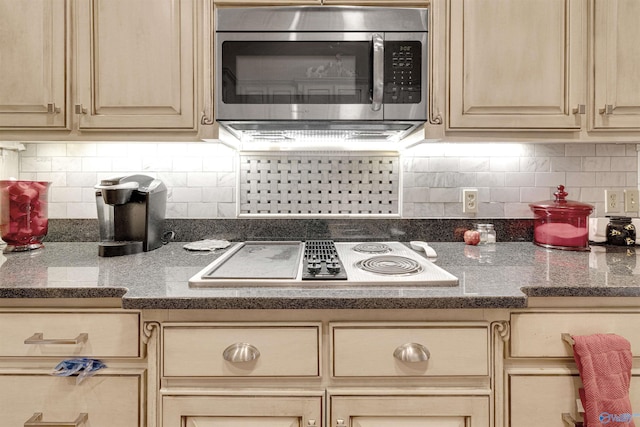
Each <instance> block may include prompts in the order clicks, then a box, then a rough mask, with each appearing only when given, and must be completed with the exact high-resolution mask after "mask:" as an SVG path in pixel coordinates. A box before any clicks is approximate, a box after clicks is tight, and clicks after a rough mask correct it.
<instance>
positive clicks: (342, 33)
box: [214, 6, 428, 139]
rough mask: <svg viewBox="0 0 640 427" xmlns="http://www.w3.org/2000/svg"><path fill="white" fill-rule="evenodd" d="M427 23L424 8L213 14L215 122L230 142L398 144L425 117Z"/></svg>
mask: <svg viewBox="0 0 640 427" xmlns="http://www.w3.org/2000/svg"><path fill="white" fill-rule="evenodd" d="M427 22H428V10H427V9H424V8H386V7H352V6H335V7H331V6H294V7H250V8H218V9H217V12H216V21H215V40H216V41H215V76H216V81H215V89H214V90H215V100H216V101H215V104H216V120H217V121H218V122H219V123H220V124H222V125H223V126H224V127H226V128H227V129H228V130H230V131H231V132H232V133H234V134H236V136H238V135H239V134H241V133H243V132H244V133H247V132H248V133H253V134H254V136H255V135H258V137H260V135H262V137H265V135H266V137H272V138H277V137H282V138H286V137H287V135H290V134H291V133H292V132H305V133H307V134H311V135H317V134H318V133H327V132H329V133H336V132H337V133H338V134H339V135H340V137H341V138H349V137H351V138H360V139H376V138H383V139H384V138H401V137H402V136H403V135H406V134H408V133H410V132H411V131H412V130H414V129H415V128H416V127H417V126H420V125H421V124H423V123H424V122H425V121H426V119H427V78H426V77H427ZM287 132H288V133H287ZM345 135H346V136H345Z"/></svg>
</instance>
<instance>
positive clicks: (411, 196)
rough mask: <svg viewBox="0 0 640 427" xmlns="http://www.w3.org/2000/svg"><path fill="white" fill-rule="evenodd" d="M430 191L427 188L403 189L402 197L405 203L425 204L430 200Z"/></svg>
mask: <svg viewBox="0 0 640 427" xmlns="http://www.w3.org/2000/svg"><path fill="white" fill-rule="evenodd" d="M429 191H430V189H429V188H427V187H411V188H406V187H405V189H404V191H403V193H402V196H403V200H404V201H405V202H406V203H414V202H415V203H425V202H428V201H429V200H430V198H429Z"/></svg>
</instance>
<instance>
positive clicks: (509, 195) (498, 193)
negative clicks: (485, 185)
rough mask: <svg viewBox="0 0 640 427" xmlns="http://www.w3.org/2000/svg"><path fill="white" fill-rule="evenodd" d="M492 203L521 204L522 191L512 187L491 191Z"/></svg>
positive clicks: (492, 189)
mask: <svg viewBox="0 0 640 427" xmlns="http://www.w3.org/2000/svg"><path fill="white" fill-rule="evenodd" d="M489 201H490V202H502V203H505V202H519V201H520V189H519V188H510V187H495V188H491V189H490V196H489Z"/></svg>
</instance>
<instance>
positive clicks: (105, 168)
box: [82, 157, 113, 172]
mask: <svg viewBox="0 0 640 427" xmlns="http://www.w3.org/2000/svg"><path fill="white" fill-rule="evenodd" d="M82 171H83V172H111V171H113V169H112V167H111V159H109V158H104V157H83V158H82Z"/></svg>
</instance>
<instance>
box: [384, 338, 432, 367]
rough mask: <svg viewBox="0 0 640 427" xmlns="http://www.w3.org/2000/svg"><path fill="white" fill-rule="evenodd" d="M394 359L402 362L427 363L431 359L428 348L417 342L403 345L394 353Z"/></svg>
mask: <svg viewBox="0 0 640 427" xmlns="http://www.w3.org/2000/svg"><path fill="white" fill-rule="evenodd" d="M393 357H395V358H396V359H398V360H400V361H401V362H410V363H415V362H425V361H427V360H429V357H431V353H429V350H428V349H427V347H425V346H423V345H422V344H418V343H416V342H410V343H406V344H402V345H401V346H400V347H398V348H396V350H395V351H394V352H393Z"/></svg>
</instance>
